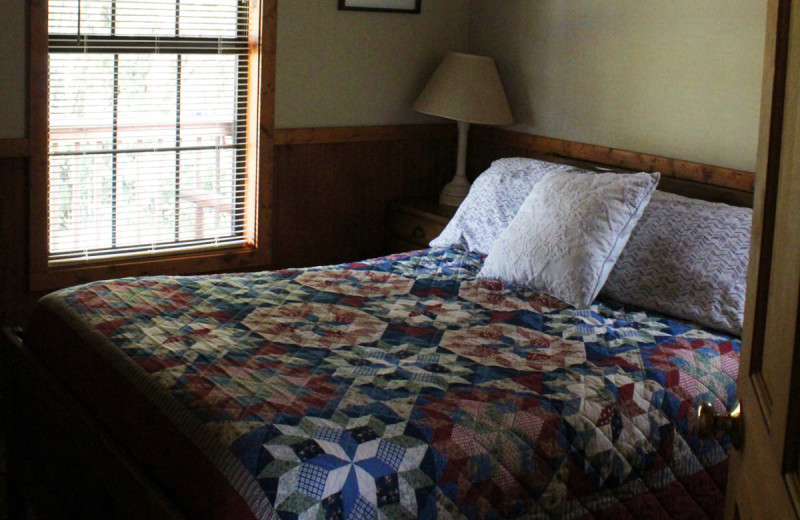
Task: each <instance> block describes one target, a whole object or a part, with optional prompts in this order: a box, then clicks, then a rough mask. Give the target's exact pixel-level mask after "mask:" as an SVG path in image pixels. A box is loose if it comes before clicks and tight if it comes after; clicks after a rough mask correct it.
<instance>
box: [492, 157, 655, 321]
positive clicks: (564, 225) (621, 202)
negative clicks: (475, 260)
mask: <svg viewBox="0 0 800 520" xmlns="http://www.w3.org/2000/svg"><path fill="white" fill-rule="evenodd" d="M659 177H660V175H659V174H658V173H644V172H642V173H634V174H618V173H597V174H586V173H568V172H563V171H562V172H558V173H548V174H546V175H545V176H544V177H543V178H542V179H541V180H540V181H539V182H538V183H537V184H536V185H535V186H534V187H533V189H532V190H531V192H530V194H529V195H528V197H527V198H526V199H525V200H524V202H523V203H522V206H521V207H520V209H519V211H518V213H517V215H516V216H515V217H514V219H513V220H512V221H511V223H510V224H509V225H508V227H507V228H506V229H505V230H504V231H503V232H502V233H501V234H500V236H499V237H498V238H497V240H495V241H494V243H493V245H492V247H491V250H490V252H489V255H488V257H487V258H486V261H485V263H484V266H483V268H482V269H481V271H480V272H479V273H478V277H481V278H498V279H500V280H502V281H504V282H506V283H512V284H516V285H523V286H526V287H530V288H532V289H534V290H537V291H540V292H544V293H547V294H549V295H551V296H555V297H556V298H559V299H561V300H563V301H565V302H566V303H568V304H570V305H573V306H575V307H576V308H579V309H584V308H587V307H589V306H590V305H591V303H592V301H594V299H595V297H596V296H597V294H598V293H599V292H600V289H601V288H602V287H603V284H604V283H605V281H606V279H607V277H608V274H609V272H610V271H611V269H612V268H613V267H614V264H615V262H616V261H617V258H618V256H619V254H620V252H621V251H622V249H623V248H624V247H625V244H626V243H627V241H628V237H629V236H630V233H631V231H632V230H633V227H634V226H635V225H636V222H637V221H638V220H639V217H640V216H641V214H642V211H643V210H644V208H645V207H646V206H647V203H648V201H649V200H650V196H651V195H652V193H653V191H654V190H655V187H656V185H657V184H658V179H659Z"/></svg>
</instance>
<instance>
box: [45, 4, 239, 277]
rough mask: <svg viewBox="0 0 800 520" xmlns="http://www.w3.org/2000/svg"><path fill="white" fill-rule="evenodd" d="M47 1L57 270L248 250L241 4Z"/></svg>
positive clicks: (52, 215) (53, 236) (52, 214)
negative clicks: (112, 260)
mask: <svg viewBox="0 0 800 520" xmlns="http://www.w3.org/2000/svg"><path fill="white" fill-rule="evenodd" d="M49 5H50V19H49V24H50V25H49V26H50V38H49V47H50V73H49V91H50V99H49V102H50V109H49V114H50V116H49V117H50V120H49V124H50V141H49V153H50V186H49V191H50V207H49V215H50V220H49V231H50V261H51V263H55V262H74V261H84V260H90V259H93V258H107V257H108V256H109V255H111V256H113V255H115V254H119V255H126V256H127V255H132V254H153V253H161V252H174V251H183V250H186V249H187V248H190V249H191V248H207V247H220V246H224V245H236V244H242V243H243V242H244V222H245V218H246V215H245V214H244V211H245V206H244V191H245V187H246V183H247V179H246V177H245V174H246V172H245V164H244V162H245V125H246V115H247V107H246V100H247V74H248V70H247V66H248V57H247V53H248V45H247V32H246V29H247V23H248V22H247V3H246V2H245V3H244V4H242V3H241V2H237V1H236V0H135V1H134V0H80V1H79V0H50V4H49Z"/></svg>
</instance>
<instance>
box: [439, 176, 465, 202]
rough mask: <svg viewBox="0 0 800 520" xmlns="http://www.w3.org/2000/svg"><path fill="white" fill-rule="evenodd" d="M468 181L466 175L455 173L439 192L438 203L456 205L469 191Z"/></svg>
mask: <svg viewBox="0 0 800 520" xmlns="http://www.w3.org/2000/svg"><path fill="white" fill-rule="evenodd" d="M469 187H470V182H469V181H468V180H467V178H466V177H463V176H460V175H456V176H455V177H453V180H452V181H450V182H448V183H447V184H445V185H444V188H442V191H441V192H440V193H439V204H441V205H442V206H455V207H458V206H459V205H460V204H461V203H462V202H463V201H464V199H465V198H466V197H467V193H469Z"/></svg>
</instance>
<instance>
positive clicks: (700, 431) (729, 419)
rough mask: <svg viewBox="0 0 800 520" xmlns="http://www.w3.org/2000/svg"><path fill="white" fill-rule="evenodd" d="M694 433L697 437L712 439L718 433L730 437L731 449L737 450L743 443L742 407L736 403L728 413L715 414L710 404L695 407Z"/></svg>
mask: <svg viewBox="0 0 800 520" xmlns="http://www.w3.org/2000/svg"><path fill="white" fill-rule="evenodd" d="M696 432H697V435H698V436H699V437H712V436H715V435H717V434H718V433H720V432H724V433H727V434H729V435H730V436H731V441H732V442H733V447H734V448H736V449H737V450H738V449H739V448H741V447H742V442H743V441H744V429H743V428H742V405H741V404H740V403H739V401H736V403H735V404H734V406H733V408H732V409H731V411H730V413H726V414H717V413H716V412H715V411H714V406H713V405H712V404H711V403H701V404H700V406H698V407H697V423H696Z"/></svg>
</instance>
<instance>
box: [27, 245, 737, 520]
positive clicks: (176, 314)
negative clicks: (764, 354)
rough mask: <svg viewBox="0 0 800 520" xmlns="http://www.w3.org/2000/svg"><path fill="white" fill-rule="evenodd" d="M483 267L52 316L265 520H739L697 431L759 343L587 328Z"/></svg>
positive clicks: (188, 280) (156, 298)
mask: <svg viewBox="0 0 800 520" xmlns="http://www.w3.org/2000/svg"><path fill="white" fill-rule="evenodd" d="M482 261H483V260H482V257H481V256H480V255H477V254H472V253H467V252H464V251H462V250H459V249H446V248H433V249H429V250H424V251H416V252H411V253H405V254H401V255H394V256H390V257H384V258H378V259H374V260H369V261H364V262H357V263H351V264H343V265H338V266H327V267H318V268H309V269H292V270H283V271H272V272H262V273H251V274H241V275H233V274H226V275H215V276H187V277H143V278H128V279H119V280H112V281H105V282H97V283H91V284H87V285H83V286H79V287H77V288H72V289H68V290H64V291H60V292H57V293H54V294H52V295H49V296H47V297H46V298H45V299H44V300H43V301H42V302H40V305H44V306H47V307H49V308H51V309H53V310H54V312H55V313H56V314H58V315H60V316H62V317H63V318H64V319H65V320H68V321H71V322H73V323H79V324H80V325H79V327H80V328H82V330H83V334H84V336H85V337H87V338H94V342H93V346H92V349H94V350H95V351H96V353H97V355H98V356H100V357H102V358H103V359H105V360H106V362H107V363H108V364H109V366H111V367H113V368H114V370H116V371H118V372H119V373H121V374H122V376H123V378H124V379H125V380H126V381H127V383H129V384H131V385H133V386H135V387H136V388H138V389H139V391H140V392H142V394H143V395H144V396H146V399H147V401H148V402H150V403H152V406H153V407H155V408H157V409H158V410H159V412H160V413H162V414H163V415H164V416H165V417H167V418H168V420H169V421H170V424H171V425H172V426H173V427H174V428H175V429H177V430H178V431H180V432H182V434H183V435H184V436H185V437H186V439H187V442H190V443H192V444H193V445H194V447H196V448H198V449H199V450H200V451H202V453H203V455H204V456H205V457H207V458H208V460H209V461H210V462H211V465H213V466H214V467H215V468H217V470H218V471H219V472H220V473H221V474H222V475H223V476H224V478H225V480H226V481H227V482H229V483H230V484H231V486H233V487H234V488H235V489H236V491H237V492H238V493H239V494H240V495H241V497H243V500H244V501H245V502H246V504H247V506H248V508H249V510H248V515H250V516H249V517H252V518H268V519H278V518H280V519H301V518H302V519H373V518H381V519H404V518H408V519H413V518H425V519H449V518H469V519H500V518H526V519H527V518H542V519H595V518H615V519H617V518H618V519H622V518H637V519H639V518H665V519H666V518H671V519H674V518H691V519H701V518H721V515H722V508H723V502H724V500H723V496H724V487H725V479H726V470H727V455H726V452H727V450H728V448H729V443H730V441H729V439H727V438H722V439H720V440H713V439H712V440H703V439H699V438H697V437H695V436H693V435H691V434H690V417H691V416H692V415H693V414H694V410H696V407H697V405H698V404H699V403H700V402H701V401H709V402H711V403H713V404H714V407H715V408H716V409H717V411H720V412H721V411H724V410H725V409H726V408H728V407H730V406H731V405H732V403H733V401H734V400H735V379H736V375H737V370H738V351H739V340H738V339H737V338H734V337H731V336H726V335H724V334H722V333H718V332H715V331H709V330H702V329H700V328H697V327H696V326H694V325H692V324H691V323H687V322H683V321H679V320H675V319H671V318H669V317H666V316H663V315H657V314H653V313H648V312H644V311H641V310H639V309H636V308H631V307H624V306H622V305H620V304H615V303H613V302H602V301H598V302H595V303H594V304H593V305H592V307H591V308H590V309H587V310H581V311H576V310H575V309H573V308H571V307H568V306H566V305H565V304H563V303H561V302H560V301H558V300H555V299H553V298H551V297H548V296H545V295H542V294H538V293H536V292H532V291H529V290H525V289H522V288H517V287H513V286H507V285H503V284H502V283H500V282H494V281H490V280H478V279H476V278H475V275H476V274H477V272H478V271H479V270H480V268H481V266H482ZM64 356H65V359H66V358H67V357H68V356H67V355H64ZM143 431H144V432H147V426H146V425H145V427H144V428H143ZM141 435H147V433H142V434H141ZM165 460H168V459H165ZM186 471H187V474H191V472H190V471H189V470H188V469H187V470H186Z"/></svg>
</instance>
